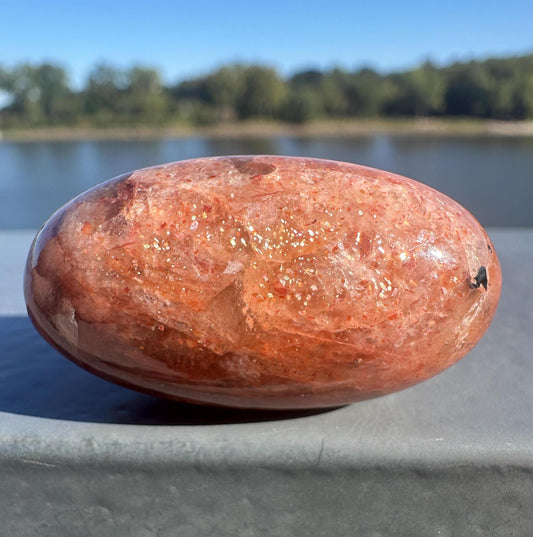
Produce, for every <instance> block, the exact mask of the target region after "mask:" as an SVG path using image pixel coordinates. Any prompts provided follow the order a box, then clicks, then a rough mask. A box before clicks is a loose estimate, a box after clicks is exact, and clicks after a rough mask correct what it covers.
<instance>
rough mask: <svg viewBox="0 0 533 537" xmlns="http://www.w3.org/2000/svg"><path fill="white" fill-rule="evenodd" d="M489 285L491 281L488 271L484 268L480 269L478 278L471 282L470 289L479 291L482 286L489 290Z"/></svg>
mask: <svg viewBox="0 0 533 537" xmlns="http://www.w3.org/2000/svg"><path fill="white" fill-rule="evenodd" d="M488 284H489V281H488V279H487V269H486V268H485V267H484V266H481V267H479V270H478V271H477V274H476V276H475V277H474V281H473V282H470V287H471V288H472V289H479V287H480V286H481V285H482V286H483V287H484V288H485V290H487V286H488Z"/></svg>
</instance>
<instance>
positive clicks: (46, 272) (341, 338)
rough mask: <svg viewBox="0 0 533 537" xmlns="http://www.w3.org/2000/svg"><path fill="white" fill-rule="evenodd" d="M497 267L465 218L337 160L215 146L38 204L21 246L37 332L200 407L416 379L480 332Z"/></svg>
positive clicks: (389, 386)
mask: <svg viewBox="0 0 533 537" xmlns="http://www.w3.org/2000/svg"><path fill="white" fill-rule="evenodd" d="M500 287H501V273H500V266H499V263H498V259H497V257H496V254H495V251H494V247H493V245H492V243H491V241H490V239H489V238H488V236H487V235H486V233H485V232H484V231H483V229H482V228H481V227H480V225H479V224H478V223H477V221H476V220H475V219H474V217H473V216H472V215H470V213H468V212H467V211H466V210H465V209H464V208H462V207H461V206H459V205H458V204H457V203H455V202H454V201H452V200H451V199H449V198H448V197H446V196H444V195H443V194H441V193H439V192H437V191H435V190H433V189H431V188H429V187H427V186H425V185H422V184H420V183H417V182H416V181H413V180H410V179H407V178H404V177H400V176H397V175H393V174H390V173H387V172H384V171H379V170H374V169H370V168H365V167H362V166H357V165H354V164H346V163H339V162H333V161H324V160H316V159H306V158H291V157H272V156H256V157H218V158H209V159H197V160H190V161H183V162H177V163H172V164H167V165H163V166H158V167H154V168H147V169H143V170H138V171H136V172H133V173H131V174H128V175H124V176H121V177H118V178H115V179H112V180H110V181H108V182H106V183H103V184H101V185H99V186H97V187H95V188H93V189H91V190H89V191H88V192H86V193H84V194H82V195H80V196H79V197H77V198H75V199H74V200H73V201H71V202H70V203H68V204H67V205H65V206H64V207H63V208H62V209H60V210H59V211H58V212H57V213H55V214H54V215H53V216H52V217H51V218H50V220H49V221H48V222H47V223H46V225H45V226H44V228H43V229H42V230H41V232H40V233H39V234H38V236H37V237H36V240H35V242H34V244H33V246H32V249H31V251H30V254H29V258H28V264H27V270H26V278H25V295H26V301H27V305H28V311H29V314H30V317H31V318H32V320H33V322H34V324H35V326H36V327H37V329H38V330H39V331H40V332H41V334H42V335H43V336H44V337H45V338H46V339H47V340H48V341H49V342H51V343H52V344H53V345H54V346H56V347H57V348H58V349H59V350H61V351H62V352H63V353H64V354H65V355H66V356H68V357H69V358H71V359H72V360H73V361H74V362H76V363H78V364H79V365H81V366H83V367H85V368H86V369H88V370H89V371H92V372H94V373H96V374H98V375H101V376H103V377H104V378H107V379H109V380H112V381H115V382H118V383H120V384H123V385H126V386H128V387H131V388H135V389H138V390H141V391H144V392H148V393H152V394H156V395H160V396H164V397H169V398H173V399H178V400H186V401H193V402H200V403H204V404H215V405H226V406H238V407H256V408H298V407H302V408H304V407H323V406H335V405H341V404H344V403H349V402H353V401H357V400H360V399H366V398H370V397H375V396H378V395H383V394H387V393H390V392H393V391H396V390H400V389H403V388H406V387H408V386H410V385H412V384H415V383H417V382H420V381H422V380H424V379H427V378H429V377H431V376H433V375H435V374H437V373H439V372H440V371H442V370H443V369H445V368H447V367H448V366H450V365H452V364H453V363H454V362H456V361H457V360H458V359H459V358H461V357H462V356H464V355H465V354H466V353H467V352H468V351H469V350H470V349H472V347H473V346H474V345H475V344H476V343H477V341H478V340H479V339H480V338H481V336H482V335H483V333H484V332H485V330H486V329H487V327H488V325H489V323H490V321H491V319H492V317H493V315H494V312H495V310H496V306H497V303H498V299H499V295H500Z"/></svg>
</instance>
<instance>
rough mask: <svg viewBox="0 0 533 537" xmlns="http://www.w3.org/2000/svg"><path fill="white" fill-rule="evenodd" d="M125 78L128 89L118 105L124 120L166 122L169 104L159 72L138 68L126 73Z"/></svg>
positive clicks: (147, 68)
mask: <svg viewBox="0 0 533 537" xmlns="http://www.w3.org/2000/svg"><path fill="white" fill-rule="evenodd" d="M125 78H126V81H125V84H126V88H125V90H124V91H123V95H122V96H121V97H120V100H119V102H118V105H117V109H118V111H119V113H120V114H121V115H122V116H123V117H124V119H126V120H130V121H144V122H148V123H160V122H162V121H164V120H165V119H166V117H167V113H168V110H169V102H168V95H167V93H166V92H164V91H163V86H162V83H161V77H160V75H159V73H158V71H157V70H156V69H152V68H149V67H140V66H136V67H132V68H131V69H130V70H129V71H128V72H127V73H126V75H125Z"/></svg>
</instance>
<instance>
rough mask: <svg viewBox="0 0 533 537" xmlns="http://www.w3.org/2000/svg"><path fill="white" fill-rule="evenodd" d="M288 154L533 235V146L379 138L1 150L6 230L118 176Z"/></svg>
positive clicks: (33, 222)
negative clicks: (384, 176) (439, 195)
mask: <svg viewBox="0 0 533 537" xmlns="http://www.w3.org/2000/svg"><path fill="white" fill-rule="evenodd" d="M244 154H280V155H300V156H310V157H319V158H328V159H333V160H342V161H347V162H356V163H358V164H364V165H367V166H372V167H375V168H381V169H385V170H389V171H392V172H395V173H398V174H401V175H406V176H408V177H411V178H413V179H417V180H419V181H421V182H423V183H426V184H428V185H430V186H432V187H434V188H436V189H438V190H440V191H441V192H444V193H445V194H447V195H448V196H451V197H452V198H454V199H455V200H457V201H458V202H459V203H461V204H462V205H463V206H465V207H466V208H467V209H468V210H470V212H472V213H473V214H474V215H475V216H476V217H477V219H478V220H479V221H480V222H481V224H482V225H483V226H527V227H533V138H519V137H517V138H514V137H505V138H504V137H502V138H499V137H488V136H487V137H450V136H446V137H437V136H429V137H423V136H419V135H418V136H390V135H373V136H358V137H342V138H341V137H338V138H336V137H328V138H319V137H317V138H307V137H306V138H297V137H272V138H260V139H259V138H248V139H245V138H230V139H207V138H189V139H178V140H149V141H146V140H143V141H73V142H20V143H19V142H2V143H0V229H33V228H37V227H39V226H41V224H42V223H43V222H44V221H45V220H46V218H47V217H48V216H49V215H50V214H51V213H52V212H53V211H54V210H55V209H57V208H58V207H59V206H61V205H62V204H63V203H65V202H66V201H68V200H69V199H70V198H72V197H74V196H75V195H77V194H78V193H80V192H82V191H83V190H86V189H87V188H89V187H91V186H93V185H95V184H97V183H99V182H101V181H103V180H105V179H109V178H111V177H114V176H115V175H119V174H121V173H124V172H127V171H130V170H134V169H136V168H142V167H145V166H151V165H155V164H160V163H164V162H170V161H174V160H182V159H188V158H195V157H205V156H212V155H244Z"/></svg>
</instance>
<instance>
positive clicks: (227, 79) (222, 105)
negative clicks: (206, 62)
mask: <svg viewBox="0 0 533 537" xmlns="http://www.w3.org/2000/svg"><path fill="white" fill-rule="evenodd" d="M246 85H247V81H246V67H245V66H242V65H229V66H226V67H222V68H221V69H218V70H217V71H215V72H214V73H212V74H210V75H209V76H208V77H207V78H206V80H205V91H206V97H207V101H208V102H209V103H211V104H212V105H213V106H214V108H215V115H216V119H217V120H218V121H228V120H233V119H235V118H236V117H237V107H238V104H239V102H240V101H241V99H243V98H244V94H245V91H246Z"/></svg>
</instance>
